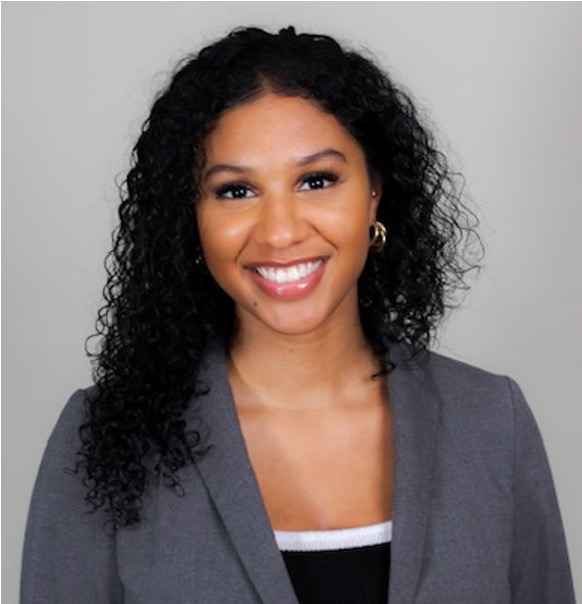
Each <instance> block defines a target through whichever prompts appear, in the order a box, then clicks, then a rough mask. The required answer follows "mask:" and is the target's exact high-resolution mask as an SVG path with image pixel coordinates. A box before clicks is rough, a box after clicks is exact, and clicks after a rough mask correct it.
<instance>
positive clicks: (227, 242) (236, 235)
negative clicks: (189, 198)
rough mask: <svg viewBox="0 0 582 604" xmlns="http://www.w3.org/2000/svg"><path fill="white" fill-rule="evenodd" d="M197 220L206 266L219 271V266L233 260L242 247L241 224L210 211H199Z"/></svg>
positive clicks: (219, 213)
mask: <svg viewBox="0 0 582 604" xmlns="http://www.w3.org/2000/svg"><path fill="white" fill-rule="evenodd" d="M197 218H198V229H199V236H200V242H201V245H202V247H203V249H204V254H205V256H206V261H207V264H208V265H209V266H212V267H216V268H217V269H219V270H220V264H221V263H223V262H225V261H228V260H232V259H233V258H235V257H236V256H237V255H238V253H239V251H240V249H241V247H242V245H243V241H244V236H243V233H242V230H243V229H242V227H241V224H240V222H239V221H233V220H229V219H228V217H225V216H224V213H222V212H216V211H213V210H210V209H205V210H200V211H199V212H198V214H197Z"/></svg>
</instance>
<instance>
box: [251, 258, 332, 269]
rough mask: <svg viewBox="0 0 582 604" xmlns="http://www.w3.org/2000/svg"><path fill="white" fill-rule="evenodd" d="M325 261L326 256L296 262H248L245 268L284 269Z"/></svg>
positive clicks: (300, 259)
mask: <svg viewBox="0 0 582 604" xmlns="http://www.w3.org/2000/svg"><path fill="white" fill-rule="evenodd" d="M320 259H321V260H325V259H326V256H310V257H309V258H297V259H296V260H289V261H287V262H283V261H281V260H263V261H258V262H249V263H248V264H246V265H245V266H246V268H257V267H258V266H271V267H273V268H285V267H286V266H292V265H293V264H302V263H304V262H315V261H316V260H320Z"/></svg>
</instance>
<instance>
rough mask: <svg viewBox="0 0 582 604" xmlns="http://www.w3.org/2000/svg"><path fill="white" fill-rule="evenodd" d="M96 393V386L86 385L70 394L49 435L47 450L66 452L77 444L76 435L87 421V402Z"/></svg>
mask: <svg viewBox="0 0 582 604" xmlns="http://www.w3.org/2000/svg"><path fill="white" fill-rule="evenodd" d="M96 394H97V387H96V386H86V387H80V388H77V389H76V390H75V391H74V392H73V393H72V394H70V395H69V396H68V398H67V399H66V401H65V403H64V404H63V406H62V408H61V410H60V412H59V416H58V418H57V421H56V422H55V425H54V427H53V429H52V431H51V434H50V436H49V439H48V442H47V450H52V451H53V452H55V453H56V452H62V453H65V451H66V450H69V449H71V447H74V446H75V445H76V444H77V442H76V435H77V433H78V430H79V428H80V426H81V424H82V423H83V422H84V421H85V407H86V402H87V400H88V399H89V398H92V397H94V396H96Z"/></svg>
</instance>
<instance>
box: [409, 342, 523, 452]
mask: <svg viewBox="0 0 582 604" xmlns="http://www.w3.org/2000/svg"><path fill="white" fill-rule="evenodd" d="M414 366H415V368H416V369H417V370H419V369H420V371H421V373H422V375H423V376H424V378H425V380H426V383H427V384H428V387H429V388H431V389H432V390H433V391H434V393H435V395H436V396H437V398H438V400H439V404H440V410H441V413H440V415H441V422H442V423H444V424H445V425H447V426H448V427H450V429H451V430H454V431H455V432H459V433H460V432H463V433H464V434H465V435H466V436H467V437H470V436H471V435H475V434H476V433H479V434H482V435H488V436H489V437H490V439H491V443H492V444H498V445H499V444H501V443H502V442H503V443H505V444H508V443H511V442H513V439H514V437H515V428H516V424H517V423H518V422H519V420H520V418H523V417H527V419H528V420H529V421H530V423H531V422H535V420H534V417H533V414H532V411H531V409H530V406H529V404H528V402H527V400H526V397H525V396H524V393H523V390H522V388H521V386H520V385H519V384H518V382H517V381H516V379H515V378H513V377H512V376H510V375H507V374H504V373H499V372H496V371H492V370H490V369H488V368H487V367H483V366H478V365H475V364H472V363H469V362H467V361H465V360H461V359H458V358H454V357H452V356H449V355H446V354H442V353H439V352H436V351H433V350H428V351H426V354H424V355H421V357H420V358H419V360H418V361H417V362H416V363H414Z"/></svg>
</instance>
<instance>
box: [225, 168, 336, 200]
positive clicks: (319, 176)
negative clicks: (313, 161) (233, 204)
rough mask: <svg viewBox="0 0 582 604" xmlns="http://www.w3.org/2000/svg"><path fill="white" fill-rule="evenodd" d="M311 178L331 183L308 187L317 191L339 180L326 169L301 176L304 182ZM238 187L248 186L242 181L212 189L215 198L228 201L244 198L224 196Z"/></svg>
mask: <svg viewBox="0 0 582 604" xmlns="http://www.w3.org/2000/svg"><path fill="white" fill-rule="evenodd" d="M311 179H323V180H328V181H329V182H331V183H332V184H331V185H330V186H329V187H319V189H310V190H311V191H318V190H321V189H328V188H330V187H331V186H333V185H334V184H335V183H336V182H337V181H338V180H339V177H338V176H337V174H334V173H333V172H326V171H320V172H311V173H309V174H306V175H305V176H304V177H303V178H302V182H306V181H309V180H311ZM239 187H244V188H248V186H247V185H246V184H245V183H244V182H234V183H229V184H228V185H223V186H221V187H219V188H218V189H216V190H215V191H214V194H215V196H216V198H217V199H227V200H229V201H236V200H237V199H246V198H244V197H243V198H240V197H224V194H225V193H228V192H229V191H231V190H232V189H237V188H239Z"/></svg>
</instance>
